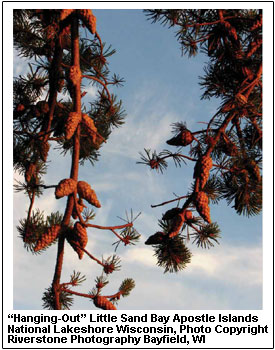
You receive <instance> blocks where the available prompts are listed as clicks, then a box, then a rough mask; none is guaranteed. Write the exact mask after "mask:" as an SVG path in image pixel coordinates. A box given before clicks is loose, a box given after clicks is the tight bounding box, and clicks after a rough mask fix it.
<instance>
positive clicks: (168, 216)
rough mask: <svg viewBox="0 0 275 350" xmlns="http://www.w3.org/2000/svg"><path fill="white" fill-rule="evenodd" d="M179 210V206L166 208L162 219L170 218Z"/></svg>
mask: <svg viewBox="0 0 275 350" xmlns="http://www.w3.org/2000/svg"><path fill="white" fill-rule="evenodd" d="M180 212H181V209H180V208H172V209H169V210H167V212H166V213H165V214H163V216H162V220H171V219H173V218H174V217H175V216H176V215H177V214H179V213H180Z"/></svg>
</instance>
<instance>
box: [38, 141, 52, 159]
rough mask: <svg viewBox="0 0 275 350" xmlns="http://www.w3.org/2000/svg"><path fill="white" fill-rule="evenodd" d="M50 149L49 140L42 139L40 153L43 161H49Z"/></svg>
mask: <svg viewBox="0 0 275 350" xmlns="http://www.w3.org/2000/svg"><path fill="white" fill-rule="evenodd" d="M49 150H50V144H49V142H47V141H43V140H41V142H40V147H39V154H40V157H41V159H42V160H43V162H46V161H47V157H48V153H49Z"/></svg>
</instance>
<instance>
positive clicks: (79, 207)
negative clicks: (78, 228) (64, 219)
mask: <svg viewBox="0 0 275 350" xmlns="http://www.w3.org/2000/svg"><path fill="white" fill-rule="evenodd" d="M76 205H77V208H78V211H79V212H80V213H82V211H83V209H84V208H86V205H84V204H83V201H82V199H81V198H80V199H79V200H78V203H77V204H76ZM72 217H73V218H74V219H75V220H76V219H77V218H78V215H77V211H76V208H75V206H74V208H73V212H72Z"/></svg>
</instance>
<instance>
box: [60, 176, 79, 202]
mask: <svg viewBox="0 0 275 350" xmlns="http://www.w3.org/2000/svg"><path fill="white" fill-rule="evenodd" d="M76 187H77V182H76V181H75V180H74V179H64V180H61V181H60V182H59V184H58V185H57V187H56V189H55V198H56V199H59V198H62V197H64V196H68V195H70V194H71V193H73V192H74V190H75V189H76Z"/></svg>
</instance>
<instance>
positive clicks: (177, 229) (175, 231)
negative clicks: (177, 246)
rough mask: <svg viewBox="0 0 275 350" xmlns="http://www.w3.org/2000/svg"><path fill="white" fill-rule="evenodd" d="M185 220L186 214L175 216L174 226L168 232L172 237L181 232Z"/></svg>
mask: <svg viewBox="0 0 275 350" xmlns="http://www.w3.org/2000/svg"><path fill="white" fill-rule="evenodd" d="M184 221H185V217H184V214H182V213H181V214H177V215H176V216H175V218H174V219H173V223H172V228H171V229H170V231H169V233H168V234H169V237H170V238H172V237H175V236H176V235H177V234H178V233H179V232H180V229H181V228H182V225H183V224H184Z"/></svg>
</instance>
